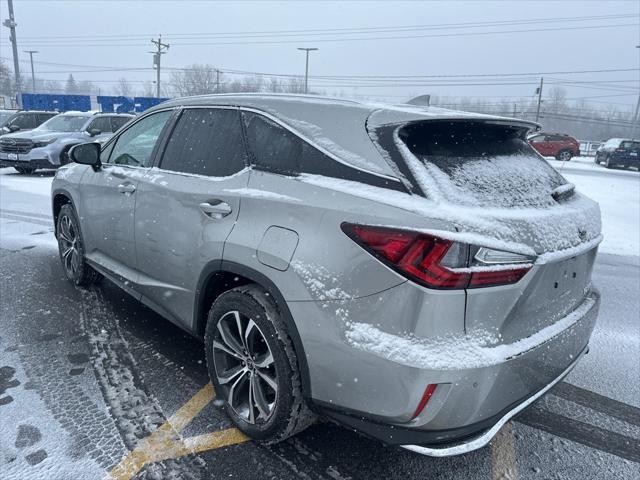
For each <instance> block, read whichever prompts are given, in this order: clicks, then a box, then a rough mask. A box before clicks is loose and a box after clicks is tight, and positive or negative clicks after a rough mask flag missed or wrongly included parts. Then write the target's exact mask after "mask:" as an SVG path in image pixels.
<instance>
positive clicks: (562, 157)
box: [560, 151, 571, 162]
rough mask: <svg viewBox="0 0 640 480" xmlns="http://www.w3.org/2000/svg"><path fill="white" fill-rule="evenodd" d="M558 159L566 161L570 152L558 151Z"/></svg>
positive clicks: (569, 156) (569, 157) (569, 158)
mask: <svg viewBox="0 0 640 480" xmlns="http://www.w3.org/2000/svg"><path fill="white" fill-rule="evenodd" d="M560 160H562V161H563V162H566V161H568V160H571V153H569V152H566V151H565V152H560Z"/></svg>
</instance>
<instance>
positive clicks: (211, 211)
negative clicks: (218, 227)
mask: <svg viewBox="0 0 640 480" xmlns="http://www.w3.org/2000/svg"><path fill="white" fill-rule="evenodd" d="M200 210H202V211H203V212H204V214H205V215H207V216H209V217H211V218H214V219H216V220H220V219H221V218H224V217H226V216H227V215H229V214H230V213H231V206H230V205H229V204H228V203H226V202H223V201H222V200H213V201H211V202H203V203H201V204H200Z"/></svg>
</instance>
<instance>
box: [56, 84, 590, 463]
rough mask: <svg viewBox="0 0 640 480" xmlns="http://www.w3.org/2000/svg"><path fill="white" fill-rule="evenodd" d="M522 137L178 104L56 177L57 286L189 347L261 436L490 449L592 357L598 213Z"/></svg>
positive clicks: (478, 121)
mask: <svg viewBox="0 0 640 480" xmlns="http://www.w3.org/2000/svg"><path fill="white" fill-rule="evenodd" d="M534 126H535V125H534V124H531V123H527V122H523V121H520V120H513V119H506V118H498V117H491V116H482V115H476V114H467V113H462V112H453V111H447V110H440V109H435V108H419V107H409V106H392V105H381V104H366V103H359V102H352V101H346V100H333V99H325V98H319V97H310V96H309V97H307V96H288V95H282V96H279V95H235V96H234V95H214V96H203V97H194V98H187V99H178V100H172V101H169V102H166V103H164V104H162V105H159V106H158V107H155V108H153V109H151V110H149V111H147V112H145V113H144V114H143V115H142V116H141V117H140V118H138V119H136V120H135V121H134V122H132V123H131V124H130V125H128V126H127V127H126V128H125V129H124V130H122V131H120V132H119V133H118V134H116V135H115V136H114V138H112V139H111V140H110V141H108V142H107V143H106V144H105V145H104V146H103V147H102V149H100V146H99V145H97V144H93V143H89V144H84V145H79V146H76V147H74V148H73V149H72V150H71V153H70V156H71V158H72V160H74V161H75V162H76V163H75V164H69V165H66V166H65V167H63V168H61V169H60V170H58V172H57V174H56V177H55V179H54V181H53V187H52V188H53V190H52V198H53V215H54V218H55V222H56V235H57V238H58V242H59V247H60V258H61V261H62V265H63V268H64V271H65V273H66V275H67V277H68V278H69V280H71V281H72V282H74V283H75V284H76V285H82V286H87V285H89V284H91V283H93V282H95V281H96V280H97V279H98V278H100V277H101V276H105V277H107V278H108V279H109V280H111V281H113V282H115V283H116V284H117V285H119V286H120V287H122V289H124V290H125V291H127V292H128V293H130V294H131V295H133V296H134V297H135V298H137V299H139V300H140V301H142V302H143V303H144V304H146V305H148V306H149V307H151V308H152V309H154V310H155V311H157V312H158V313H159V314H160V315H162V316H163V317H165V318H167V319H169V320H170V321H172V322H174V323H175V324H177V325H179V326H181V327H182V328H184V329H185V330H187V331H189V332H191V333H192V334H193V335H196V336H199V337H202V338H203V339H204V343H205V350H206V358H207V363H208V368H209V373H210V376H211V380H212V382H213V385H214V387H215V390H216V393H217V396H218V397H219V398H220V399H222V400H223V401H224V405H225V409H226V411H227V413H228V415H229V416H230V418H231V419H232V420H233V422H235V424H236V425H237V426H238V427H239V428H240V429H241V430H242V431H243V432H245V433H247V434H248V435H250V436H251V437H253V438H255V439H259V440H262V441H265V442H276V441H279V440H282V439H284V438H286V437H288V436H290V435H292V434H294V433H296V432H298V431H300V430H301V429H303V428H305V427H306V426H307V425H309V424H310V423H311V422H312V421H313V419H314V416H315V415H317V414H321V415H324V416H328V417H330V418H332V419H334V420H336V421H337V422H339V423H341V424H343V425H346V426H348V427H350V428H354V429H357V430H359V431H361V432H363V433H365V434H367V435H370V436H373V437H375V438H378V439H380V440H382V441H384V442H386V443H387V444H392V445H400V446H403V447H405V448H408V449H411V450H413V451H416V452H420V453H423V454H427V455H438V456H442V455H453V454H458V453H462V452H466V451H470V450H473V449H476V448H479V447H481V446H483V445H486V444H487V442H488V441H489V440H490V439H491V438H492V437H493V435H495V433H496V432H497V430H498V429H499V428H500V427H501V426H502V425H503V424H504V423H505V422H506V421H507V420H509V419H510V418H511V417H512V416H513V415H515V414H516V413H518V412H519V411H521V410H522V409H523V408H525V407H526V406H527V405H529V404H530V403H532V402H533V401H534V400H536V399H537V398H539V397H540V396H541V395H543V394H544V393H545V392H546V391H547V390H549V389H550V388H551V387H552V386H553V385H554V384H555V383H557V382H558V381H560V380H561V379H562V378H563V377H564V376H565V375H566V374H567V373H568V372H569V371H570V370H571V369H572V368H573V366H574V365H575V364H576V362H577V361H578V359H579V358H580V357H581V356H582V354H583V353H585V352H586V350H587V348H588V342H589V337H590V335H591V332H592V329H593V327H594V324H595V320H596V316H597V311H598V305H599V295H598V293H597V291H596V290H594V289H593V288H592V286H591V270H592V266H593V263H594V259H595V256H596V250H597V245H598V243H599V242H600V241H601V238H602V237H601V234H600V230H601V227H600V212H599V208H598V205H597V204H596V203H594V202H592V201H591V200H589V199H587V198H585V197H583V196H582V195H580V194H579V193H577V192H575V191H574V187H573V185H571V184H569V183H567V182H566V181H565V179H564V178H563V177H562V176H561V175H559V174H558V173H557V172H556V171H555V170H554V169H553V168H552V167H550V166H549V165H548V164H547V163H546V162H545V161H544V160H543V159H542V158H541V157H540V156H539V155H538V154H537V153H536V152H535V151H533V150H532V148H531V147H530V146H529V145H528V143H527V141H526V133H527V131H528V130H529V129H531V128H532V127H534Z"/></svg>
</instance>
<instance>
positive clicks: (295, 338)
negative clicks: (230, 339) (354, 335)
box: [192, 260, 311, 399]
mask: <svg viewBox="0 0 640 480" xmlns="http://www.w3.org/2000/svg"><path fill="white" fill-rule="evenodd" d="M224 272H230V273H234V274H236V275H240V276H242V277H244V278H247V279H249V280H251V281H253V282H255V283H257V284H258V285H260V286H261V287H263V288H264V289H266V290H267V292H269V294H270V295H271V297H272V298H273V299H274V300H275V302H276V305H277V306H278V310H280V313H281V314H282V317H283V320H284V322H285V324H286V325H287V330H288V332H287V333H288V334H289V337H290V338H291V341H292V342H293V348H294V350H295V354H296V359H297V361H298V368H300V377H301V380H302V392H303V395H304V396H305V398H307V399H310V398H311V380H310V377H309V365H308V363H307V357H306V355H305V352H304V347H303V345H302V340H301V339H300V333H299V332H298V327H297V326H296V323H295V321H294V320H293V316H292V315H291V312H290V311H289V307H288V306H287V302H286V301H285V299H284V297H283V296H282V294H281V293H280V290H278V287H276V285H275V284H274V283H273V282H272V281H271V280H270V279H269V278H268V277H267V276H266V275H264V274H262V273H260V272H258V271H256V270H254V269H252V268H250V267H246V266H244V265H241V264H239V263H235V262H230V261H228V260H212V261H210V262H209V263H207V264H206V265H205V267H204V268H203V269H202V272H201V274H200V278H199V280H198V287H197V289H196V295H195V305H194V314H193V327H192V329H193V333H194V334H196V335H200V333H199V332H202V331H203V330H204V329H203V327H204V325H203V322H205V321H206V320H204V318H205V316H204V315H203V314H204V312H205V311H206V309H207V308H209V306H208V305H205V304H204V301H205V296H204V295H203V293H204V292H205V286H206V285H207V283H208V282H209V280H210V279H211V277H212V276H213V275H215V274H216V273H224Z"/></svg>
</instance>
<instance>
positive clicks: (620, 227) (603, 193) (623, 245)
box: [549, 157, 640, 256]
mask: <svg viewBox="0 0 640 480" xmlns="http://www.w3.org/2000/svg"><path fill="white" fill-rule="evenodd" d="M549 163H550V164H551V165H553V166H554V167H555V168H556V169H557V170H558V171H559V172H560V173H562V175H563V176H564V177H565V178H566V179H567V180H569V181H570V182H571V183H573V184H574V185H576V188H577V189H578V191H580V192H581V193H583V194H585V195H587V196H588V197H590V198H592V199H593V200H595V201H597V202H598V203H599V204H600V209H601V211H602V230H603V233H604V241H603V242H602V245H601V246H600V251H601V252H604V253H612V254H616V255H633V256H640V173H639V172H637V171H634V170H608V169H605V168H604V167H603V166H601V165H596V164H595V163H594V161H593V158H590V157H585V158H574V159H572V160H571V161H570V162H559V161H557V160H549Z"/></svg>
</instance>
